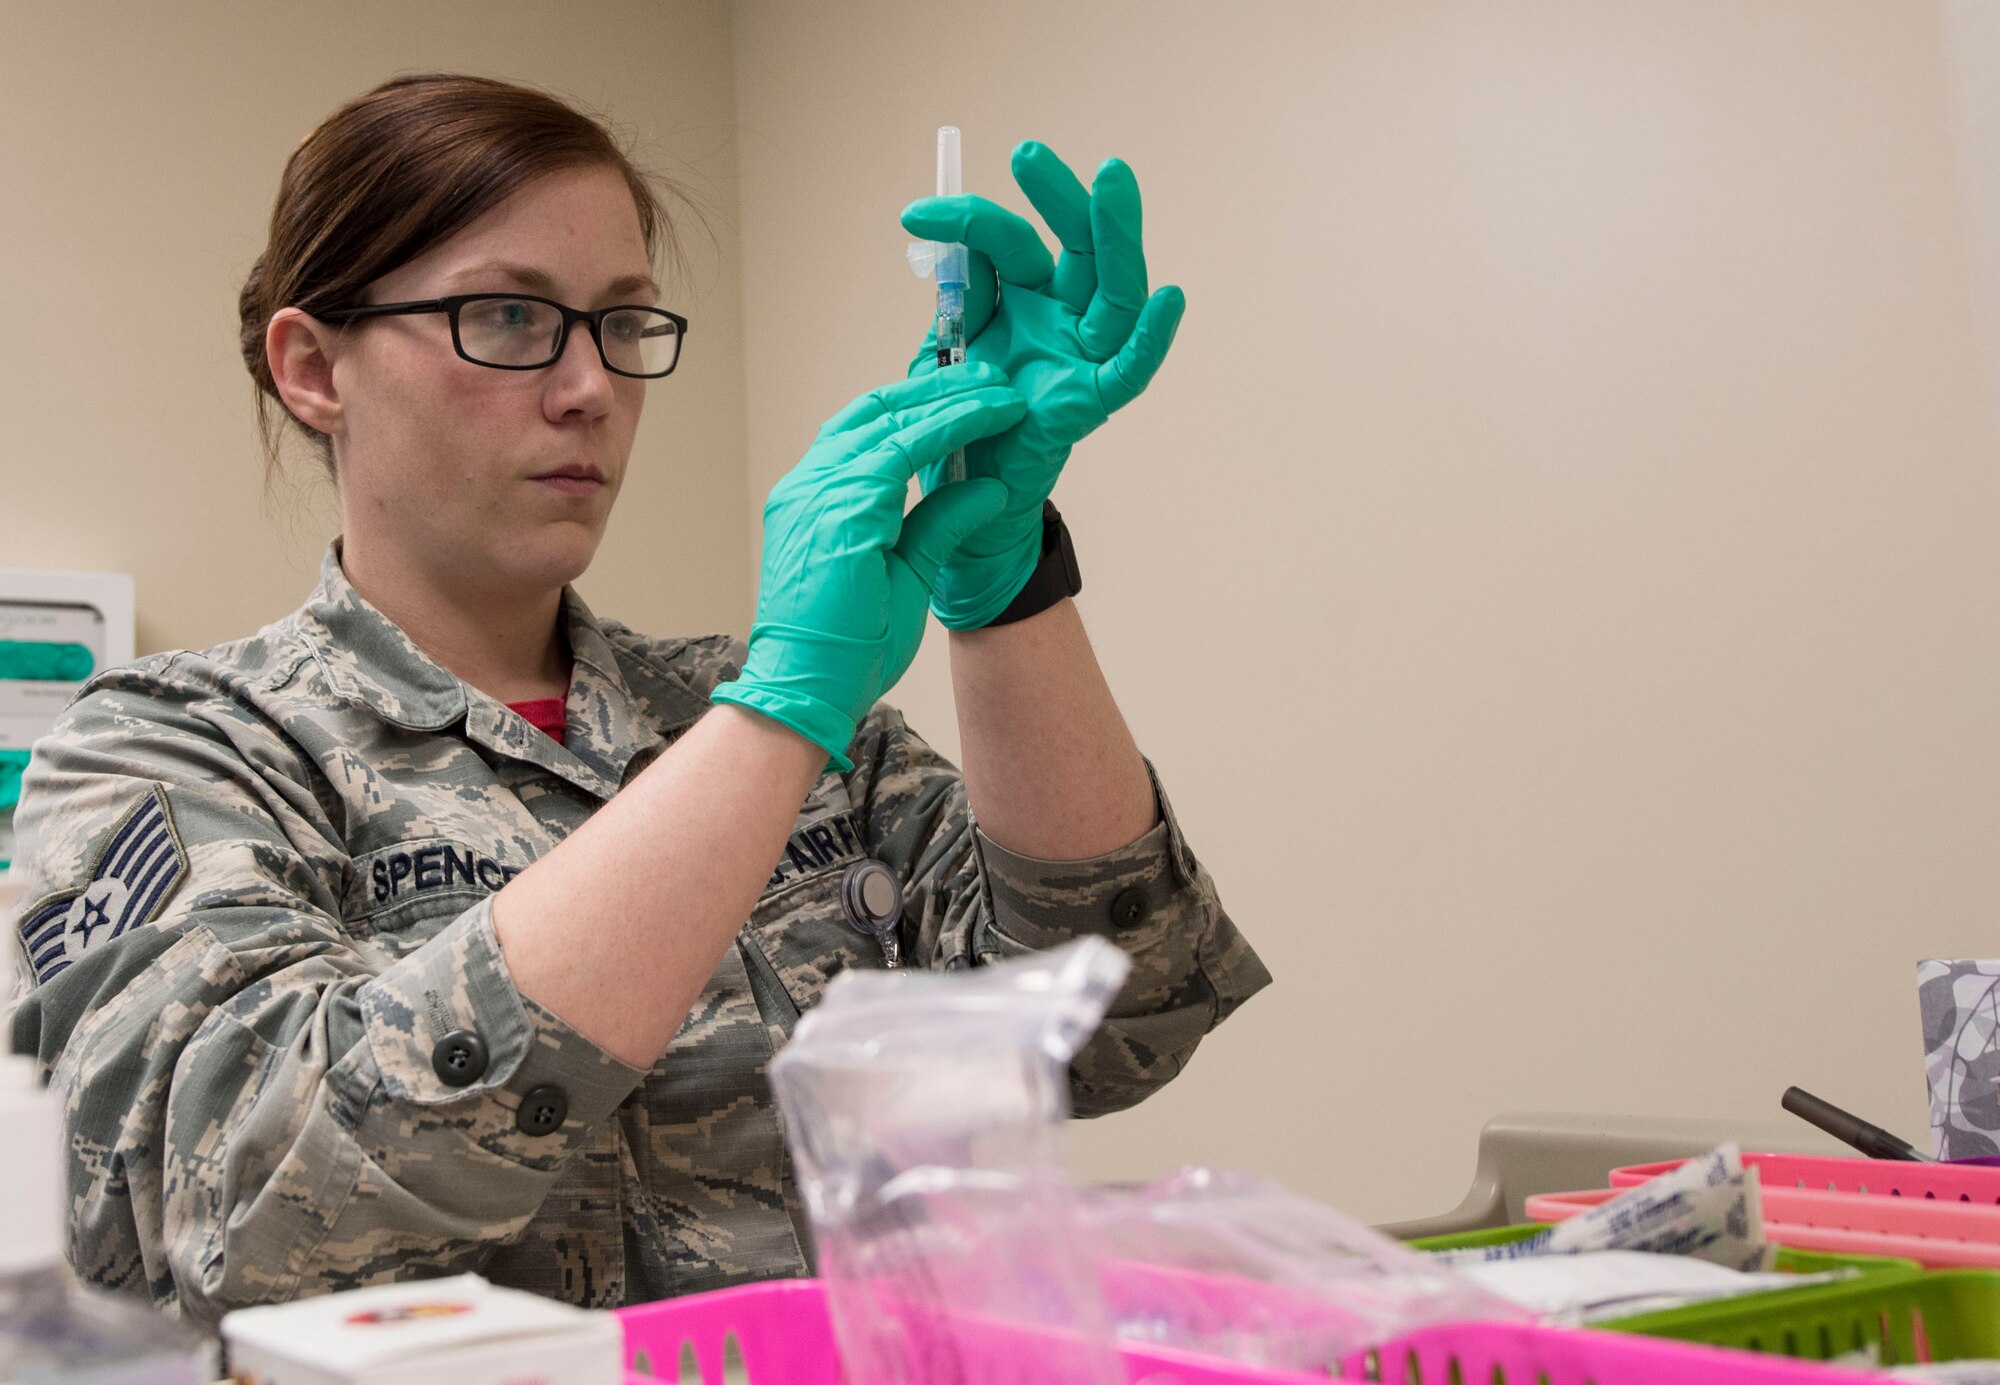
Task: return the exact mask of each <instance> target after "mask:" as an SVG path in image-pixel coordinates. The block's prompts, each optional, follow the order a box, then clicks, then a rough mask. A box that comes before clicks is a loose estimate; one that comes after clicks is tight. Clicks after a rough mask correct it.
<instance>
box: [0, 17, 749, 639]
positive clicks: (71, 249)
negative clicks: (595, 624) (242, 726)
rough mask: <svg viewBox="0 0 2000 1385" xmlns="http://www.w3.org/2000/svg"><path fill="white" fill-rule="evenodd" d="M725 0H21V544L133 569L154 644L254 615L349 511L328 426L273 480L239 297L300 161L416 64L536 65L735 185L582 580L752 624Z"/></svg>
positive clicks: (681, 291)
mask: <svg viewBox="0 0 2000 1385" xmlns="http://www.w3.org/2000/svg"><path fill="white" fill-rule="evenodd" d="M728 42H729V37H728V23H727V14H726V9H725V7H724V5H723V4H722V3H721V0H699V2H696V0H675V3H673V4H654V3H647V0H594V3H592V4H590V5H589V6H587V7H585V8H584V10H582V11H578V10H575V9H567V8H565V7H561V6H554V5H548V4H542V3H536V0H424V3H422V4H407V3H400V0H362V3H349V4H342V5H339V6H337V7H333V8H331V9H329V8H327V7H324V6H314V5H303V4H291V3H286V4H276V5H273V4H265V3H253V0H226V2H223V0H206V3H200V4H177V5H138V4H127V3H123V0H77V3H65V4H61V5H46V4H39V3H32V2H31V0H0V292H4V297H5V302H6V304H7V308H6V317H7V325H6V329H5V331H4V332H0V362H4V369H0V416H4V417H5V418H6V420H7V437H6V442H5V444H4V448H0V469H4V475H5V487H4V493H0V566H26V567H68V568H107V569H111V570H116V571H124V572H130V573H133V574H134V575H135V576H136V577H137V579H138V589H139V613H140V614H139V648H140V650H141V651H142V652H144V651H149V650H154V649H162V648H173V647H176V646H189V647H195V648H199V647H201V646H203V645H207V644H211V643H214V642H216V641H218V640H223V639H229V638H233V637H235V636H238V635H243V634H247V633H249V632H250V631H251V630H254V629H256V628H257V627H258V626H259V625H262V624H263V623H264V622H266V621H268V620H272V619H275V618H276V617H278V616H280V615H282V614H284V613H285V612H286V611H288V610H290V609H291V608H292V607H294V606H295V605H297V604H298V602H299V600H300V599H301V598H302V597H303V596H304V595H305V594H306V592H307V591H308V590H310V588H311V585H312V583H313V581H314V578H315V575H316V573H317V570H318V566H319V555H320V550H321V548H322V546H323V544H324V542H325V539H326V537H327V536H328V535H330V534H331V533H332V532H333V531H334V529H335V527H337V517H336V513H335V511H334V508H333V503H332V498H331V492H330V489H329V488H328V487H327V486H326V485H325V483H324V482H322V481H319V480H318V479H317V478H316V472H315V469H314V465H313V463H312V462H311V460H310V459H309V458H307V457H306V456H305V455H304V454H303V453H302V452H301V454H300V455H299V457H298V459H297V463H298V464H297V465H296V466H295V467H294V470H293V473H292V474H293V475H294V476H296V477H297V478H299V480H300V484H298V485H295V486H290V487H284V488H281V489H280V490H279V491H278V492H276V493H275V494H274V496H273V497H272V500H271V502H270V503H269V504H267V503H266V502H265V499H264V496H263V493H262V483H261V465H262V464H261V459H260V456H259V453H258V444H257V438H256V431H255V428H254V426H253V423H252V414H251V405H250V398H251V395H250V384H249V376H248V374H247V373H246V372H245V370H244V368H243V363H242V359H241V357H240V356H239V355H238V354H237V349H236V296H237V292H238V290H239V289H240V288H241V286H242V283H243V276H244V274H245V273H246V272H247V271H248V269H249V267H250V263H251V261H252V260H253V259H255V258H256V255H257V253H258V251H259V250H261V249H262V248H263V242H264V233H265V230H266V227H267V226H268V223H269V219H270V214H271V203H272V199H273V198H274V196H275V195H276V192H277V186H278V176H279V174H280V173H281V172H282V170H283V168H284V162H285V159H286V158H287V157H288V156H289V155H290V153H291V151H292V149H293V148H294V147H295V146H296V145H297V143H298V141H299V140H300V139H301V138H302V137H303V136H304V135H305V133H306V132H307V131H308V130H310V129H311V128H312V127H313V125H315V124H316V123H317V122H318V121H319V120H320V119H322V118H323V117H324V116H325V115H326V114H327V113H328V112H329V111H331V110H332V109H333V108H334V107H335V106H337V105H339V104H340V103H341V102H342V101H344V100H346V99H347V98H349V97H351V96H354V95H356V94H357V93H359V92H361V91H363V90H365V89H367V88H368V87H370V86H373V85H374V84H375V83H377V82H379V81H382V80H383V79H385V78H387V77H390V76H394V75H395V74H397V73H400V72H411V71H425V70H436V69H449V70H463V71H472V72H479V73H485V74H490V75H493V76H500V77H506V78H510V79H513V80H517V81H527V82H534V83H538V84H541V85H544V86H548V87H551V88H553V89H555V90H557V91H560V92H563V93H565V94H567V95H569V96H571V97H573V98H576V99H579V100H581V101H583V102H584V103H586V104H588V105H590V106H593V107H595V108H598V109H600V110H605V111H608V112H609V113H610V114H611V116H612V118H613V119H614V120H615V121H616V122H617V123H619V124H620V125H622V126H624V127H626V129H628V130H629V131H630V132H631V133H632V134H633V135H634V136H635V137H636V138H637V139H638V140H639V142H640V145H641V149H640V152H641V155H642V157H644V158H645V159H646V160H647V162H648V163H649V165H650V166H652V167H654V168H656V169H657V170H658V171H660V172H663V173H666V174H668V175H670V176H673V177H676V178H678V179H680V180H682V181H684V182H686V183H688V184H689V185H690V187H691V189H692V190H693V191H694V192H695V193H696V194H698V195H699V196H700V197H702V198H703V199H704V200H705V201H706V202H708V203H709V204H710V206H711V207H712V215H713V221H714V230H715V236H714V239H713V241H710V240H708V239H705V238H704V237H703V236H702V234H701V233H700V232H699V230H696V231H694V232H693V233H692V234H691V235H690V237H689V248H690V250H691V251H692V252H693V255H694V265H693V271H692V273H691V274H690V280H691V282H689V283H687V284H684V285H679V286H674V287H671V288H670V289H669V295H670V301H671V302H672V303H673V304H674V306H676V307H678V308H679V309H680V310H681V311H683V312H685V313H686V314H687V315H688V317H689V318H690V319H691V321H692V323H693V326H692V330H691V331H690V333H689V342H688V350H687V357H686V361H685V363H684V364H683V366H682V367H681V369H680V370H679V371H677V372H676V373H675V375H674V376H673V378H672V379H671V380H669V381H667V382H666V383H664V384H662V385H656V386H654V387H652V391H651V398H650V399H649V400H648V406H647V416H646V418H645V420H644V422H643V423H642V424H641V427H640V431H639V439H638V444H637V449H636V451H635V454H634V459H633V467H632V471H631V473H630V476H629V478H628V480H627V483H626V489H625V494H624V496H623V498H622V500H621V504H620V508H619V513H618V515H617V518H616V519H615V520H614V522H613V524H612V528H611V532H610V535H609V537H608V539H607V540H606V543H605V545H604V548H603V549H602V551H601V553H600V555H599V558H598V562H597V565H596V566H595V567H594V568H593V569H592V571H591V573H590V576H589V577H588V578H587V579H586V580H585V581H584V582H583V583H582V584H581V585H582V588H583V590H584V593H585V595H586V596H587V597H588V599H589V600H590V601H591V603H592V604H593V605H594V606H595V607H596V608H597V609H598V610H599V611H600V612H602V613H605V614H617V615H619V616H621V617H623V618H624V619H626V620H628V621H630V622H632V623H633V624H635V625H638V626H640V627H641V628H651V629H658V630H663V631H667V630H686V631H693V630H697V629H699V630H704V631H706V630H714V629H734V628H739V627H742V626H746V625H747V624H748V621H749V612H750V602H751V596H752V589H751V588H750V587H749V586H748V584H747V583H746V582H745V580H744V576H743V573H744V570H745V565H746V563H747V561H748V559H747V558H746V556H745V555H746V554H747V552H748V551H749V549H748V545H749V535H750V529H749V508H748V505H747V503H746V501H745V490H744V475H743V464H742V455H743V441H742V430H743V392H742V350H741V346H740V340H741V337H740V332H741V321H742V316H741V313H740V312H739V311H738V308H737V272H736V265H735V260H734V255H735V244H736V226H735V220H736V208H735V195H736V194H735V150H734V148H733V145H732V143H731V121H732V114H731V112H732V96H731V91H730V69H729V53H728Z"/></svg>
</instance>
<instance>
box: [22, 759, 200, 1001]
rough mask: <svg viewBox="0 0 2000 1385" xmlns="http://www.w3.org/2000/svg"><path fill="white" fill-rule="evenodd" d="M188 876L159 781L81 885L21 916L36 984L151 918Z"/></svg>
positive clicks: (109, 839)
mask: <svg viewBox="0 0 2000 1385" xmlns="http://www.w3.org/2000/svg"><path fill="white" fill-rule="evenodd" d="M186 875H187V851H186V849H185V848H183V847H182V846H181V839H180V834H179V833H178V832H176V831H175V830H174V819H173V815H172V814H171V813H169V812H168V811H167V795H166V790H165V789H163V788H161V787H160V786H159V785H158V784H155V785H154V786H153V790H152V792H151V793H149V794H147V795H146V796H145V797H144V798H142V799H140V800H139V802H138V803H137V804H136V805H134V806H133V808H132V810H131V811H130V812H128V813H127V814H126V815H125V816H124V817H123V818H120V819H119V821H118V825H117V826H116V827H113V828H112V829H111V831H110V832H109V833H107V834H106V835H105V837H104V840H103V842H102V844H100V845H99V847H98V848H97V856H96V858H95V859H94V860H93V861H92V862H91V865H90V872H89V876H88V878H87V879H86V881H85V883H84V884H83V886H82V887H81V888H79V889H74V890H67V891H64V892H63V893H61V894H57V895H52V896H50V897H49V898H48V899H46V900H43V901H42V902H41V903H39V904H35V905H33V906H31V907H30V908H29V910H28V912H27V915H26V916H25V917H24V918H23V919H22V920H21V942H22V945H23V946H24V947H25V948H26V949H27V954H28V962H29V965H30V966H32V967H33V968H34V972H35V982H36V984H37V985H39V984H41V983H42V982H44V981H47V980H48V979H49V978H51V977H53V976H55V975H56V974H57V973H58V972H60V971H62V970H64V969H65V968H66V967H68V966H69V965H70V964H71V963H73V962H75V961H76V960H77V958H79V957H81V956H82V955H83V954H84V952H85V951H87V950H88V949H90V948H93V947H102V946H103V945H104V944H106V943H108V942H110V941H111V940H112V939H113V938H116V937H118V936H119V935H121V934H123V933H126V932H129V931H130V930H132V929H134V928H139V927H142V926H144V925H145V924H148V923H151V922H152V921H153V920H154V919H155V918H157V917H158V916H159V912H160V909H161V907H162V906H163V905H165V904H166V902H167V898H168V896H170V895H171V894H173V892H174V888H175V887H176V886H177V885H179V884H180V883H181V880H182V878H183V877H185V876H186Z"/></svg>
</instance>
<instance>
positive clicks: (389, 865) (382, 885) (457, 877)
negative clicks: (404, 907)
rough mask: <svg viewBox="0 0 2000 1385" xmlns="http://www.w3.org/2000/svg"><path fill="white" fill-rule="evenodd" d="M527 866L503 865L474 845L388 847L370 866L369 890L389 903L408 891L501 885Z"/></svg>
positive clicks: (491, 889) (493, 888) (488, 889)
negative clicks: (415, 847) (399, 849)
mask: <svg viewBox="0 0 2000 1385" xmlns="http://www.w3.org/2000/svg"><path fill="white" fill-rule="evenodd" d="M526 869H527V867H526V866H503V865H501V864H500V863H499V862H498V861H496V860H494V859H493V858H492V857H490V856H482V855H481V854H480V853H478V852H477V851H474V850H473V849H472V848H471V847H465V848H463V849H461V848H459V847H455V846H448V845H438V846H424V847H418V848H417V849H416V850H415V851H385V852H382V853H381V854H379V855H377V856H376V858H375V862H374V864H373V865H372V866H371V867H370V868H369V872H368V874H369V882H370V894H371V895H372V897H373V898H374V901H375V902H376V903H377V904H388V903H390V902H392V901H394V900H396V899H399V898H401V897H402V895H403V894H404V892H405V891H409V892H413V893H414V892H418V891H423V890H463V889H484V890H486V891H488V892H491V891H493V890H497V889H499V888H500V887H501V886H502V885H504V884H506V883H507V882H508V881H509V880H512V879H513V878H514V877H515V876H517V875H519V874H520V873H521V872H522V871H524V870H526Z"/></svg>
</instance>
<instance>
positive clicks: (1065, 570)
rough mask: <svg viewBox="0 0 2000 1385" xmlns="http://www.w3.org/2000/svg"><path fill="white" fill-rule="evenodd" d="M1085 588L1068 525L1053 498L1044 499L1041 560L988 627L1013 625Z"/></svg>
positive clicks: (988, 622)
mask: <svg viewBox="0 0 2000 1385" xmlns="http://www.w3.org/2000/svg"><path fill="white" fill-rule="evenodd" d="M1082 590H1083V574H1082V573H1081V572H1079V571H1078V570H1077V566H1076V549H1075V548H1074V547H1072V546H1071V545H1070V541H1069V526H1068V525H1066V524H1064V523H1063V517H1062V511H1060V510H1058V509H1057V508H1056V502H1055V501H1053V500H1044V501H1043V502H1042V560H1041V561H1040V562H1038V563H1036V564H1035V570H1034V571H1033V572H1031V573H1029V574H1028V581H1027V585H1025V586H1023V587H1022V588H1021V590H1020V591H1019V592H1018V593H1017V594H1016V595H1015V597H1014V599H1013V600H1012V601H1010V602H1008V603H1007V609H1006V610H1004V611H1002V612H1001V613H1000V614H999V615H997V616H995V617H993V619H991V620H989V621H987V622H986V628H987V629H989V630H990V629H992V628H993V627H994V626H996V625H1012V624H1013V623H1014V622H1015V621H1017V620H1026V619H1027V618H1028V617H1029V616H1032V615H1039V614H1041V613H1042V612H1043V611H1046V610H1048V608H1049V607H1051V606H1053V605H1055V604H1056V603H1057V602H1058V601H1060V600H1062V599H1063V598H1064V597H1066V596H1075V595H1076V594H1077V593H1078V592H1080V591H1082Z"/></svg>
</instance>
